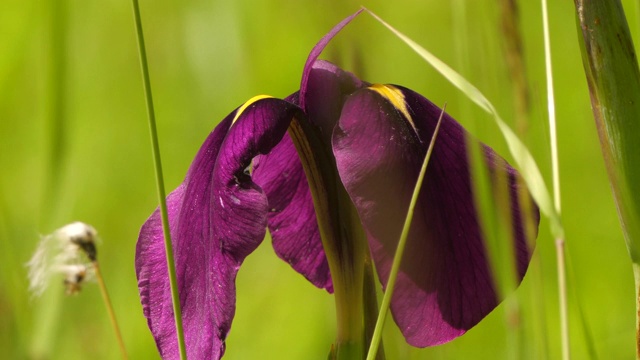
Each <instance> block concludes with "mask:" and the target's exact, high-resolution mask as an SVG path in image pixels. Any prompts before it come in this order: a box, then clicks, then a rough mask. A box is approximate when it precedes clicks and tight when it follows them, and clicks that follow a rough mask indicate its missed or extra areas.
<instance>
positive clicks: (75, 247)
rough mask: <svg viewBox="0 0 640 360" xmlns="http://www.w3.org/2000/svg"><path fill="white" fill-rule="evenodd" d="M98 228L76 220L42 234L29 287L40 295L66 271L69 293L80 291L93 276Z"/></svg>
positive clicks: (64, 282) (32, 264)
mask: <svg viewBox="0 0 640 360" xmlns="http://www.w3.org/2000/svg"><path fill="white" fill-rule="evenodd" d="M97 241H98V232H97V231H96V229H94V228H93V227H92V226H91V225H88V224H85V223H83V222H79V221H77V222H74V223H71V224H68V225H65V226H63V227H61V228H60V229H57V230H56V231H54V232H53V233H52V234H49V235H45V236H42V238H41V240H40V244H38V248H37V249H36V251H35V253H34V254H33V257H32V258H31V260H29V262H28V263H27V267H28V268H29V290H30V291H31V292H32V293H33V295H34V296H40V295H42V293H43V292H44V291H45V290H46V289H47V287H48V285H49V282H50V281H51V278H52V277H53V276H58V275H62V280H63V284H64V286H65V288H66V293H67V294H68V295H74V294H77V293H78V292H79V291H80V290H81V288H82V284H83V283H85V282H87V281H88V280H91V279H93V276H94V269H95V268H94V262H95V261H96V256H97V252H96V242H97Z"/></svg>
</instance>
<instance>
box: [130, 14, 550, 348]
mask: <svg viewBox="0 0 640 360" xmlns="http://www.w3.org/2000/svg"><path fill="white" fill-rule="evenodd" d="M352 18H353V16H352V17H350V18H347V19H345V20H344V21H343V22H342V23H340V24H339V25H338V26H336V28H334V29H333V30H332V31H331V32H330V33H329V34H327V35H326V36H325V37H324V38H323V39H322V40H321V41H320V42H319V43H318V44H317V45H316V47H315V48H314V49H313V50H312V52H311V54H310V55H309V59H308V60H307V63H306V65H305V68H304V71H303V76H302V84H301V88H300V90H299V91H298V92H296V93H294V94H292V95H291V96H289V97H287V98H286V99H284V100H280V99H275V98H269V97H256V98H254V99H252V100H250V101H248V102H247V103H245V104H244V105H242V106H240V107H239V108H238V109H236V110H234V111H233V112H232V113H231V114H229V115H228V116H227V117H226V118H225V119H224V120H222V122H221V123H220V124H219V125H218V126H217V127H216V128H215V129H214V130H213V132H212V133H211V134H210V135H209V136H208V138H207V139H206V140H205V142H204V144H203V145H202V147H201V148H200V150H199V152H198V154H197V155H196V157H195V159H194V161H193V163H192V164H191V167H190V168H189V171H188V173H187V175H186V177H185V180H184V182H183V183H182V184H181V185H180V186H179V187H178V188H177V189H175V190H174V191H173V192H172V193H171V194H170V195H169V196H168V198H167V205H168V210H169V218H170V226H171V234H172V237H173V248H174V252H175V261H176V270H177V277H178V290H179V294H180V303H181V308H182V316H183V324H184V328H185V341H186V345H187V352H188V356H189V358H194V359H219V358H220V357H222V355H223V354H224V350H225V338H226V336H227V333H228V332H229V329H230V327H231V322H232V319H233V316H234V312H235V278H236V273H237V271H238V269H239V267H240V265H241V264H242V262H243V260H244V259H245V257H247V256H248V255H249V254H250V253H251V252H253V251H254V250H255V249H256V248H257V246H258V245H259V244H260V243H261V242H262V240H263V238H264V236H265V232H266V229H267V228H268V229H269V230H270V233H271V236H272V239H273V246H274V249H275V252H276V253H277V255H278V256H279V257H280V258H282V259H283V260H285V261H287V262H288V263H289V264H290V265H291V266H292V267H293V269H294V270H296V271H297V272H299V273H300V274H302V275H303V276H304V277H306V278H307V279H308V280H309V281H310V282H311V283H313V284H314V285H315V286H317V287H319V288H324V289H326V290H327V291H329V292H333V290H334V285H336V284H337V283H338V281H342V280H338V277H341V279H342V277H344V276H345V274H332V273H331V272H330V268H331V266H330V262H331V260H330V259H331V258H332V256H333V258H345V257H346V258H348V257H349V256H350V255H349V253H350V252H351V253H354V252H355V253H357V251H355V250H353V249H351V250H349V249H350V245H348V244H346V242H348V241H349V236H350V234H352V232H350V231H351V230H349V227H355V228H359V229H360V230H359V231H361V232H362V231H363V232H364V234H365V235H366V239H367V241H366V242H364V243H366V244H367V245H368V248H367V249H365V251H366V252H367V253H368V254H370V256H371V258H372V259H373V262H374V264H375V267H376V269H377V271H378V275H379V278H380V279H381V281H382V283H383V284H382V285H383V287H384V286H385V285H386V282H387V279H388V275H389V271H390V268H391V263H392V260H393V254H394V251H395V248H396V244H397V241H398V238H399V235H400V233H401V230H402V225H403V222H404V218H405V216H406V211H407V208H408V204H409V202H410V198H411V195H412V192H413V187H414V185H415V183H416V179H417V177H418V173H419V170H420V166H421V164H422V161H423V159H424V156H425V154H426V150H427V147H428V145H429V142H430V140H431V137H432V134H433V132H434V129H435V126H436V124H437V121H438V118H439V116H440V114H441V109H439V108H438V107H437V106H435V105H434V104H433V103H431V102H430V101H429V100H427V99H426V98H424V97H423V96H421V95H419V94H417V93H415V92H413V91H411V90H409V89H406V88H403V87H400V86H392V85H372V84H369V83H366V82H364V81H361V80H359V79H358V78H356V77H355V76H354V75H352V74H351V73H348V72H345V71H343V70H341V69H340V68H338V67H337V66H335V65H333V64H331V63H329V62H326V61H321V60H317V58H318V56H319V55H320V52H321V51H322V50H323V48H324V47H325V46H326V44H327V43H328V42H329V40H331V38H332V37H333V36H335V34H336V33H337V32H338V31H340V29H341V28H342V27H344V26H345V25H346V24H347V23H348V22H349V21H350V20H351V19H352ZM469 141H475V140H472V139H471V138H470V136H469V135H468V134H467V133H466V131H465V130H464V129H463V128H462V127H461V126H460V125H459V124H458V123H457V122H456V121H455V120H454V119H452V118H451V117H450V116H449V115H447V114H444V117H443V120H442V125H441V129H440V132H439V135H438V138H437V141H436V143H435V148H434V150H433V154H432V156H431V159H430V163H429V167H428V170H427V175H426V178H425V181H424V185H423V188H422V191H421V195H420V198H419V201H418V205H417V208H416V210H415V213H414V214H415V215H414V221H413V224H412V227H411V230H410V233H409V238H408V243H407V247H406V251H405V256H404V258H403V261H402V265H401V269H400V273H399V275H398V280H397V283H396V290H395V293H394V297H393V299H392V305H391V311H392V314H393V317H394V320H395V322H396V324H397V325H398V327H399V328H400V330H401V331H402V333H403V334H404V336H405V338H406V339H407V342H408V343H409V344H411V345H414V346H418V347H425V346H431V345H437V344H441V343H444V342H447V341H450V340H452V339H454V338H456V337H458V336H460V335H462V334H464V333H465V332H466V331H467V330H468V329H470V328H471V327H473V326H474V325H476V324H477V323H478V322H479V321H480V320H481V319H482V318H484V317H485V316H486V315H487V314H488V313H489V312H491V311H492V310H493V309H494V308H495V307H496V306H497V304H498V302H499V299H498V298H497V295H496V291H495V286H494V284H493V281H492V275H491V273H490V266H489V263H488V258H487V253H486V250H485V246H484V244H483V238H482V233H481V230H480V224H479V222H480V220H479V218H478V215H477V214H476V211H475V207H474V205H473V203H474V196H473V193H472V188H473V186H472V180H471V175H470V165H469V161H468V159H467V158H468V154H467V146H468V143H469ZM482 149H483V152H484V158H485V160H486V163H487V165H488V169H489V173H490V175H491V178H492V179H495V178H497V175H498V174H504V175H505V176H506V178H507V181H506V182H507V192H508V194H509V199H510V200H509V201H510V210H511V218H512V234H513V249H514V250H513V254H514V257H515V262H516V266H517V276H518V279H519V280H521V279H522V277H523V276H524V274H525V272H526V269H527V266H528V263H529V259H530V249H529V248H528V246H527V243H528V240H532V239H527V236H526V234H525V229H524V228H525V221H531V222H532V223H534V224H535V225H536V226H535V227H536V228H537V224H538V221H539V214H538V210H537V208H534V209H532V210H533V211H531V213H532V215H531V216H532V219H522V216H523V215H522V214H524V213H525V212H521V210H520V202H519V197H518V194H519V192H520V193H522V191H521V190H522V189H521V187H522V185H521V184H522V182H521V181H519V175H518V173H517V172H516V171H515V170H514V169H513V168H512V167H511V166H509V165H508V164H507V163H506V161H505V160H503V159H502V158H501V157H500V156H498V155H497V154H496V153H495V152H494V151H493V150H492V149H490V148H489V147H487V146H485V145H482ZM301 159H302V160H301ZM305 170H306V175H305ZM496 182H497V181H496ZM525 194H526V196H528V193H526V191H525ZM314 200H315V203H316V204H315V205H316V206H315V208H314ZM352 210H353V211H352ZM345 229H346V230H345ZM355 232H357V230H356V231H355ZM355 232H353V233H355ZM533 236H535V234H533ZM327 238H333V239H334V241H333V242H331V241H327V240H326V239H327ZM335 239H337V240H335ZM323 240H324V241H325V243H324V246H323ZM329 252H331V253H332V254H329ZM345 254H346V255H345ZM328 255H331V256H328ZM328 259H329V260H328ZM342 260H344V259H342ZM336 261H337V262H338V263H340V261H341V260H340V259H338V260H336ZM343 263H344V261H343ZM135 265H136V274H137V277H138V285H139V290H140V298H141V302H142V305H143V309H144V315H145V316H146V318H147V321H148V324H149V327H150V329H151V332H152V334H153V336H154V338H155V340H156V344H157V346H158V349H159V351H160V353H161V355H162V357H163V358H165V359H176V358H178V345H177V340H176V335H175V324H174V319H173V309H172V306H171V295H170V288H169V279H168V276H167V268H166V266H167V265H166V262H165V255H164V243H163V235H162V224H161V220H160V214H159V212H158V210H156V211H155V212H154V213H153V214H152V215H151V217H150V218H149V219H148V220H147V221H146V222H145V224H144V225H143V226H142V229H141V231H140V235H139V239H138V244H137V249H136V264H135ZM334 268H335V267H334ZM346 268H348V266H346ZM344 269H345V268H342V270H344ZM347 270H348V269H347ZM332 275H333V279H332ZM336 293H337V291H336Z"/></svg>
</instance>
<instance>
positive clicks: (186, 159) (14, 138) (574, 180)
mask: <svg viewBox="0 0 640 360" xmlns="http://www.w3.org/2000/svg"><path fill="white" fill-rule="evenodd" d="M361 4H362V5H365V6H367V7H369V8H370V9H371V10H373V11H374V12H376V13H377V14H378V15H380V16H381V17H382V18H383V19H385V20H386V21H388V22H389V23H391V24H392V25H394V26H396V27H397V28H398V29H399V30H401V31H403V32H404V33H406V34H407V35H409V36H410V37H412V38H413V39H414V40H416V41H417V42H418V43H420V44H422V45H423V46H424V47H426V48H427V49H429V50H431V51H432V52H434V53H435V54H436V55H437V56H439V57H440V58H441V59H443V60H444V61H445V62H447V63H449V64H451V65H452V66H453V67H454V68H456V69H458V70H459V71H460V72H461V73H462V74H463V75H465V76H467V77H468V78H469V79H470V80H471V81H472V82H473V83H474V84H475V85H477V86H478V87H479V88H480V89H481V90H482V91H483V92H484V93H485V94H486V95H487V96H488V98H489V99H490V100H491V101H493V102H494V104H495V105H496V106H497V108H498V111H499V112H500V113H501V115H502V116H503V118H505V119H506V120H508V121H510V123H511V124H512V125H514V127H515V120H514V119H515V118H516V110H515V106H514V102H515V99H516V94H515V93H514V90H513V86H512V82H511V80H510V78H511V77H512V76H511V75H510V73H509V70H508V67H507V65H506V60H505V59H506V55H505V49H506V47H505V36H504V35H505V34H504V32H503V31H502V27H501V22H502V19H501V16H502V10H501V1H489V0H473V1H464V0H457V1H441V0H414V1H411V0H398V1H395V2H393V3H392V2H389V1H362V2H355V1H333V2H331V1H309V0H304V1H302V0H299V1H293V0H289V1H285V0H274V1H247V0H242V1H204V0H188V1H180V2H179V1H168V0H155V1H148V0H142V1H141V4H140V5H141V10H142V18H143V24H144V30H145V36H146V41H147V51H148V57H149V63H150V72H151V81H152V87H153V91H154V97H155V98H154V100H155V107H156V115H157V121H158V126H159V136H160V144H161V151H162V156H163V161H164V170H165V179H166V184H167V190H171V189H173V188H174V187H176V186H177V185H178V184H179V183H180V182H181V181H182V178H183V176H184V174H185V172H186V169H187V168H188V166H189V164H190V162H191V160H192V158H193V156H194V154H195V152H196V151H197V149H198V148H199V146H200V144H201V142H202V141H203V140H204V138H205V137H206V136H207V134H208V133H209V132H210V131H211V130H212V129H213V127H214V126H215V125H216V124H217V122H218V121H219V120H221V119H222V118H224V117H225V116H226V115H227V114H228V113H229V112H231V111H232V110H233V109H234V108H235V107H237V106H238V105H240V104H241V103H243V102H244V101H245V100H247V99H248V98H250V97H251V96H253V95H256V94H262V93H264V94H270V95H273V96H276V97H284V96H286V95H288V94H290V93H291V92H293V91H295V89H296V88H297V86H298V84H299V81H300V75H301V70H302V67H303V65H304V62H305V60H306V56H307V54H308V52H309V50H310V49H311V48H312V47H313V45H314V44H315V43H316V41H317V40H319V39H320V38H321V37H322V36H323V35H324V34H325V33H326V32H327V31H328V30H329V29H330V28H331V27H332V26H333V25H334V24H336V23H337V22H339V21H340V20H341V19H342V18H344V17H345V16H347V15H348V14H350V13H352V12H354V11H355V10H356V9H357V8H358V7H359V6H360V5H361ZM518 4H519V5H520V15H521V17H520V24H519V27H520V29H521V31H522V36H523V41H524V55H525V62H526V75H527V78H528V80H529V86H528V89H529V92H530V96H531V97H530V100H531V103H530V104H531V105H530V110H531V111H530V116H529V122H528V124H527V125H526V126H524V127H522V126H520V127H519V128H520V130H522V129H524V131H521V133H522V135H523V139H524V140H525V142H526V143H527V144H528V146H529V147H530V150H531V151H532V153H533V154H534V156H535V157H536V159H537V161H538V163H539V165H540V167H541V169H542V171H543V173H544V175H545V177H546V179H547V180H548V181H550V170H549V169H550V160H549V156H550V150H549V136H548V125H547V122H546V101H545V99H546V95H545V80H544V63H543V56H544V54H543V45H542V44H543V38H542V20H541V10H540V4H539V3H538V2H536V1H519V2H518ZM624 5H625V8H626V10H627V15H628V17H629V22H630V26H631V29H632V33H633V35H634V37H635V36H636V35H638V30H637V29H638V27H637V26H636V24H637V19H636V16H635V14H636V7H637V4H635V3H634V2H632V1H625V2H624ZM574 13H575V10H574V8H573V3H572V2H571V1H552V2H551V4H550V17H551V18H550V22H551V42H552V51H553V66H554V73H555V89H556V101H557V116H558V134H559V152H560V172H561V183H562V201H563V221H564V225H565V229H566V236H567V243H568V253H569V258H570V274H569V291H570V299H569V302H570V326H571V336H572V337H571V344H572V351H573V353H574V356H575V358H576V359H583V358H587V356H588V353H587V342H586V340H585V333H589V332H590V333H591V336H592V339H593V342H592V344H591V345H592V346H593V347H594V348H595V351H596V353H597V355H599V357H601V358H605V359H632V358H633V356H634V331H635V326H634V316H635V309H634V288H633V278H632V273H631V265H630V261H629V258H628V256H627V251H626V248H625V245H624V241H623V237H622V233H621V230H620V227H619V223H618V219H617V216H616V209H615V205H614V203H613V200H612V195H611V191H610V188H609V184H608V180H607V176H606V173H605V169H604V164H603V160H602V156H601V153H600V148H599V145H598V138H597V133H596V129H595V125H594V121H593V118H592V113H591V109H590V103H589V98H588V91H587V86H586V81H585V76H584V72H583V68H582V63H581V58H580V53H579V47H578V36H577V31H576V25H575V15H574ZM323 57H324V58H326V59H330V60H333V61H336V62H339V63H340V64H342V65H343V66H344V67H345V68H347V69H348V70H351V71H354V72H356V74H357V75H359V76H360V77H361V78H364V79H366V80H368V81H371V82H381V83H396V84H401V85H404V86H407V87H409V88H412V89H414V90H416V91H418V92H420V93H422V94H423V95H425V96H427V97H428V98H430V99H431V100H432V101H434V102H435V103H436V104H444V103H445V102H446V103H447V104H448V105H447V111H448V112H449V113H451V114H452V115H453V116H454V117H456V118H457V119H458V120H459V121H460V122H461V123H462V124H463V125H465V126H467V127H469V128H471V129H473V132H474V134H475V135H476V136H478V137H479V138H480V139H481V140H483V141H484V142H486V143H488V144H489V145H491V146H492V147H494V148H495V149H497V150H498V152H500V153H501V154H503V155H507V151H506V146H505V143H504V141H503V140H502V137H501V135H500V134H499V132H498V130H497V128H496V127H495V126H494V125H493V123H492V121H491V119H490V118H489V117H488V116H487V115H485V114H484V113H482V111H481V110H480V109H479V108H477V107H475V106H474V105H473V104H472V103H471V102H470V101H469V100H467V99H466V98H464V96H462V95H461V94H460V93H459V92H457V91H456V90H455V89H454V88H453V87H452V86H451V85H450V84H449V83H448V82H447V81H446V80H444V79H443V78H442V77H441V76H440V75H438V74H437V73H435V72H434V71H433V70H432V69H431V68H430V67H429V66H428V65H427V64H426V63H425V62H424V61H423V60H421V59H420V58H419V57H418V56H417V55H416V54H414V53H412V52H411V50H409V49H408V48H407V47H406V45H404V44H403V43H401V42H400V41H399V40H398V39H397V38H395V37H394V36H393V35H392V34H391V33H389V32H388V31H387V30H386V29H384V28H383V27H382V26H381V25H380V24H378V23H376V22H375V21H374V20H373V19H372V18H371V17H370V16H368V15H367V14H363V15H362V16H360V17H359V18H358V19H356V20H355V21H354V22H353V24H352V25H350V26H349V27H348V28H346V29H345V30H344V31H343V32H342V33H341V34H340V35H339V37H338V38H337V39H336V41H334V42H333V43H332V45H330V47H329V48H328V49H327V50H326V51H325V53H324V56H323ZM506 157H507V158H509V156H506ZM0 169H1V170H0V171H1V172H2V173H1V176H0V358H2V359H94V360H98V359H117V358H119V353H118V349H117V347H116V341H115V337H114V335H113V331H112V329H111V327H110V326H109V322H108V318H107V315H106V311H105V309H104V307H103V306H102V300H101V298H100V294H99V291H98V288H97V286H95V285H94V284H88V285H87V286H85V289H84V290H83V292H82V293H81V294H79V295H78V296H74V297H64V296H62V295H61V293H62V292H63V291H62V287H61V286H60V285H58V284H54V286H52V289H50V291H48V292H47V293H46V294H45V295H44V296H43V297H42V298H38V299H32V298H31V296H30V294H29V293H28V291H27V286H28V283H27V276H26V275H27V271H26V268H25V263H26V262H27V261H28V260H29V258H30V257H31V255H32V253H33V251H34V250H35V247H36V245H37V243H38V241H39V236H40V235H41V234H46V233H50V232H51V231H53V230H54V229H56V228H58V227H60V226H62V225H64V224H66V223H69V222H72V221H75V220H81V221H84V222H87V223H90V224H92V225H93V226H95V227H96V228H97V229H98V231H99V233H100V235H101V238H102V244H101V245H100V247H99V259H100V262H101V266H102V270H103V273H104V276H105V279H106V282H107V286H108V288H109V290H110V292H111V296H112V300H113V304H114V307H115V311H116V314H117V316H118V319H119V321H120V326H121V328H122V332H123V335H124V338H125V342H126V345H127V348H128V351H129V353H130V356H131V358H132V359H154V358H158V355H157V351H156V348H155V344H154V342H153V339H152V337H151V335H150V333H149V331H148V329H147V326H146V321H145V319H144V317H143V315H142V310H141V306H140V303H139V298H138V295H137V285H136V278H135V273H134V268H133V262H134V250H135V243H136V237H137V232H138V230H139V227H140V225H141V224H142V223H143V222H144V220H145V219H146V218H147V217H148V216H149V214H150V213H151V211H152V210H153V209H154V208H155V206H156V203H157V199H156V190H155V182H154V176H153V169H152V162H151V150H150V141H149V135H148V128H147V120H146V112H145V106H144V100H143V90H142V82H141V75H140V68H139V60H138V54H137V48H136V42H135V34H134V25H133V17H132V12H131V4H130V2H129V1H127V0H120V1H113V0H103V1H98V2H93V1H71V0H49V1H29V0H1V2H0ZM549 184H550V182H549ZM536 251H537V255H538V256H537V257H536V261H535V263H534V264H533V265H532V267H531V268H530V271H529V273H528V275H527V277H526V278H525V280H524V282H523V284H522V285H521V287H520V289H519V290H518V291H517V293H516V294H515V295H514V296H515V297H514V299H515V300H514V301H515V302H517V303H518V304H519V308H520V311H521V316H520V317H519V319H517V320H515V321H514V319H513V318H512V317H511V316H507V312H506V311H505V309H504V307H502V306H501V307H499V308H497V309H496V310H495V311H494V312H493V313H491V314H490V315H489V316H488V317H487V318H486V319H485V320H484V321H483V322H482V323H481V324H480V325H478V326H477V327H475V328H473V329H472V330H470V331H469V332H468V334H467V335H465V336H463V337H461V338H459V339H457V340H455V341H453V342H451V343H449V344H446V345H443V346H439V347H435V348H430V349H412V348H410V347H409V346H407V345H406V344H404V342H403V340H402V338H401V335H399V332H398V330H397V329H396V328H395V325H394V324H393V323H392V322H388V323H387V327H386V333H385V339H384V340H385V347H386V350H387V356H388V358H389V359H502V358H505V359H509V358H512V359H513V358H516V359H520V358H523V359H529V358H530V359H545V358H550V359H557V358H560V341H559V322H558V305H557V303H558V300H557V298H558V297H557V281H556V265H555V264H556V260H555V249H554V243H553V239H552V238H551V237H550V235H549V230H548V222H547V221H546V220H543V221H542V223H541V225H540V236H539V238H538V241H537V248H536ZM581 310H582V312H583V313H584V317H581V316H580V312H581ZM583 319H584V320H586V323H583ZM334 323H335V315H334V310H333V299H332V297H331V296H330V295H328V294H327V293H325V292H323V291H320V290H317V289H315V288H314V287H313V286H311V285H310V284H308V283H307V282H306V281H305V280H304V279H303V278H302V277H301V276H299V275H297V274H296V273H294V272H293V271H291V270H290V269H289V267H288V265H286V264H285V263H284V262H282V261H280V260H279V259H277V257H276V256H274V253H273V250H272V249H271V246H270V244H269V241H265V242H264V243H263V245H262V246H261V247H260V248H259V249H258V250H257V251H256V252H255V253H254V254H253V255H251V256H250V257H249V258H248V259H247V260H246V262H245V265H244V266H243V267H242V269H241V270H240V272H239V275H238V302H237V313H236V317H235V320H234V324H233V327H232V329H231V333H230V334H229V338H228V341H227V354H226V356H225V359H325V358H326V355H327V353H328V350H329V348H330V345H331V342H332V340H333V338H334Z"/></svg>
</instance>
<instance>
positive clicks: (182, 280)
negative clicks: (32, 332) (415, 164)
mask: <svg viewBox="0 0 640 360" xmlns="http://www.w3.org/2000/svg"><path fill="white" fill-rule="evenodd" d="M242 110H243V111H242V113H241V114H240V115H239V116H236V112H234V113H232V114H230V115H229V116H227V117H226V118H225V119H224V120H223V121H222V122H221V123H220V125H218V126H217V127H216V129H215V130H214V131H213V132H212V133H211V135H209V137H208V138H207V140H206V141H205V143H204V144H203V146H202V147H201V148H200V150H199V152H198V154H197V155H196V158H195V160H194V161H193V163H192V165H191V167H190V169H189V172H188V173H187V176H186V178H185V180H184V182H183V183H182V184H181V185H180V186H179V187H178V188H177V189H176V190H175V191H173V192H172V193H171V194H170V195H169V196H168V198H167V201H168V203H167V206H168V209H169V218H170V225H171V234H172V239H173V248H174V254H175V264H176V273H177V278H178V289H179V294H180V304H181V308H182V316H183V324H184V329H185V341H186V347H187V351H188V354H187V355H188V357H189V358H194V359H219V358H220V357H221V356H222V355H223V354H224V350H225V345H224V340H225V338H226V336H227V333H228V331H229V329H230V327H231V321H232V319H233V316H234V313H235V278H236V274H237V271H238V268H239V267H240V265H241V263H242V262H243V260H244V258H245V257H246V256H247V255H249V254H250V253H251V252H253V251H254V250H255V248H256V247H257V246H258V245H259V244H260V242H261V241H262V239H263V238H264V235H265V229H266V224H267V212H268V204H267V198H266V196H265V194H264V192H263V191H262V189H261V188H260V187H259V186H258V185H256V184H255V183H254V182H253V181H252V180H251V178H250V176H249V175H248V174H247V173H246V171H245V169H246V168H247V167H249V165H250V164H251V160H252V159H253V158H254V157H255V156H256V155H258V154H264V153H267V152H269V151H270V150H271V149H272V148H273V147H274V146H275V145H276V144H277V143H278V142H279V141H280V140H281V139H282V137H283V135H284V134H285V132H286V130H287V128H288V126H289V122H290V121H291V119H292V118H293V116H294V114H295V113H296V112H297V111H299V109H298V108H297V107H296V106H295V105H292V104H290V103H288V102H285V101H282V100H277V99H262V100H257V101H255V102H252V103H251V104H249V105H248V106H246V107H245V106H243V107H242ZM234 117H235V119H234ZM136 274H137V276H138V286H139V290H140V298H141V301H142V305H143V309H144V314H145V316H146V317H147V321H148V324H149V327H150V329H151V332H152V334H153V336H154V338H155V339H156V344H157V346H158V349H159V351H160V354H161V356H162V357H163V358H164V359H178V358H179V354H178V347H177V341H176V333H175V324H174V321H173V309H172V305H171V295H170V290H169V280H168V277H167V268H166V263H165V255H164V241H163V235H162V224H161V221H160V215H159V213H158V211H157V210H156V211H155V212H154V213H153V215H151V217H150V218H149V219H148V220H147V222H146V223H145V224H144V225H143V227H142V229H141V231H140V236H139V239H138V244H137V249H136Z"/></svg>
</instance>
